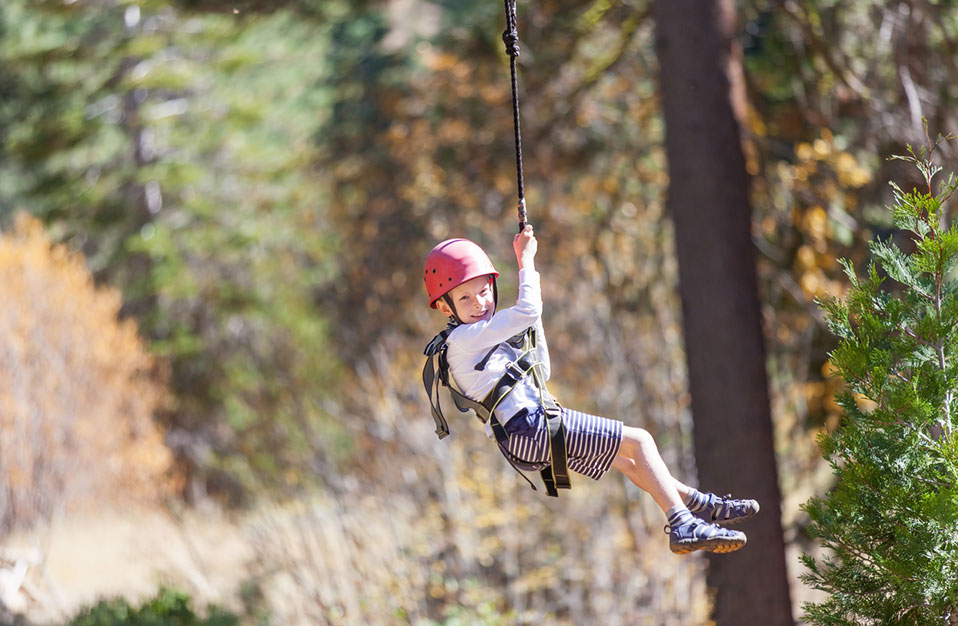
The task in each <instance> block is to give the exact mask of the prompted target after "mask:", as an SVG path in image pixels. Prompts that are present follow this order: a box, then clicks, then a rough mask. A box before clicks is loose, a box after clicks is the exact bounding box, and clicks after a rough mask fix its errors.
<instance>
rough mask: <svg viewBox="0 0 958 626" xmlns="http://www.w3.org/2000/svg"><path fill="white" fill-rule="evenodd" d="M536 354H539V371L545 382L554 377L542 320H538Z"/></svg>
mask: <svg viewBox="0 0 958 626" xmlns="http://www.w3.org/2000/svg"><path fill="white" fill-rule="evenodd" d="M536 352H538V353H539V363H540V367H539V371H540V372H542V380H543V382H545V381H547V380H549V377H550V376H551V375H552V364H551V362H550V361H549V344H547V343H546V331H545V329H544V328H543V327H542V318H541V317H540V318H539V319H538V320H536Z"/></svg>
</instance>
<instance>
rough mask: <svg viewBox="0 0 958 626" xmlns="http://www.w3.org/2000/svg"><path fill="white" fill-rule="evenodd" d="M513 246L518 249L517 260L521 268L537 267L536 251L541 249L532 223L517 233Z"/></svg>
mask: <svg viewBox="0 0 958 626" xmlns="http://www.w3.org/2000/svg"><path fill="white" fill-rule="evenodd" d="M512 248H513V249H514V250H515V251H516V260H517V261H518V262H519V269H520V270H521V269H535V261H534V259H535V256H536V251H537V250H538V249H539V242H538V241H536V234H535V231H533V229H532V224H526V227H525V228H523V229H522V232H521V233H519V234H517V235H516V236H515V238H514V239H513V240H512Z"/></svg>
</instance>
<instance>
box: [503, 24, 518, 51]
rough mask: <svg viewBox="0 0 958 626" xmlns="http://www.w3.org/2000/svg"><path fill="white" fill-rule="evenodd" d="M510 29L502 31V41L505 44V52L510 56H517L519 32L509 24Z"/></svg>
mask: <svg viewBox="0 0 958 626" xmlns="http://www.w3.org/2000/svg"><path fill="white" fill-rule="evenodd" d="M510 26H511V30H504V31H502V43H504V44H506V54H508V55H509V56H511V57H517V56H519V33H518V32H517V31H516V29H515V25H514V24H513V25H510Z"/></svg>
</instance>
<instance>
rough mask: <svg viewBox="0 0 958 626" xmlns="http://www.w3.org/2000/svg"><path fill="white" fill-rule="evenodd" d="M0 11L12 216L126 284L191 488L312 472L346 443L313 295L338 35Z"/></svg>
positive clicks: (255, 24) (228, 22) (6, 204)
mask: <svg viewBox="0 0 958 626" xmlns="http://www.w3.org/2000/svg"><path fill="white" fill-rule="evenodd" d="M332 4H337V3H332ZM327 5H329V3H327ZM329 6H331V5H329ZM329 6H327V8H325V9H324V11H331V9H330V8H329ZM195 8H198V7H195ZM239 8H240V9H242V8H244V7H243V6H240V7H239ZM0 20H2V21H3V24H4V26H5V31H4V36H3V38H2V39H0V67H3V68H4V71H5V72H6V73H7V74H9V78H10V80H11V81H13V83H14V84H15V85H17V92H16V93H17V97H16V98H10V99H8V100H4V101H3V102H2V103H0V125H3V128H2V129H0V130H3V131H4V142H3V144H2V154H0V216H2V215H3V214H4V213H6V212H9V211H12V210H13V209H14V208H16V206H17V204H16V203H18V202H23V201H25V200H26V201H28V203H27V204H28V206H31V207H34V213H36V214H37V215H39V216H40V217H42V218H43V219H44V220H45V221H46V222H47V224H48V225H49V226H50V227H51V230H52V231H53V232H54V233H56V234H57V236H58V237H59V238H60V239H62V240H63V241H64V242H65V243H67V244H68V245H70V246H72V247H75V248H82V249H83V250H84V251H85V252H86V254H87V258H88V259H89V262H90V264H91V266H92V267H93V269H94V272H95V274H96V277H97V279H98V280H101V281H108V282H110V283H112V284H114V285H116V286H118V287H120V288H121V289H122V290H123V296H124V308H123V313H124V314H127V315H133V316H135V317H137V318H138V321H139V322H140V328H141V329H142V332H143V333H144V334H145V335H146V336H147V337H148V339H149V340H150V342H151V347H152V350H153V352H154V353H156V354H158V355H159V356H161V357H163V358H164V359H166V360H167V361H168V362H169V364H170V366H171V378H170V380H171V383H172V386H173V392H174V395H175V399H174V402H172V403H171V404H170V405H169V406H168V407H166V410H165V411H164V415H163V417H164V421H165V422H166V423H165V425H166V426H168V427H169V429H170V431H171V432H172V433H174V435H173V440H174V441H173V443H174V448H175V451H176V453H177V456H178V461H179V463H180V466H181V468H182V469H184V470H186V471H185V475H186V476H187V479H188V480H189V481H190V483H191V484H192V485H193V486H195V487H197V488H198V492H199V493H202V492H203V491H217V492H219V493H221V494H222V493H229V494H232V495H234V496H237V497H241V496H242V495H244V494H245V493H248V492H249V491H250V490H253V489H260V488H276V489H290V488H294V489H295V488H299V487H301V486H303V485H305V484H306V483H308V482H310V481H311V480H314V479H315V477H316V476H318V475H319V473H318V472H316V470H317V469H318V468H321V467H322V465H323V463H324V462H325V460H326V459H327V458H328V457H329V456H332V454H333V453H332V452H331V451H330V450H329V448H330V447H331V446H328V445H327V442H328V441H330V440H331V439H333V438H337V437H339V438H341V435H340V433H339V430H338V428H337V427H336V426H335V425H334V422H333V421H332V420H330V419H329V418H328V417H327V411H326V410H325V409H323V406H324V405H325V404H326V403H328V397H329V394H330V390H331V388H333V387H334V386H335V385H336V380H337V377H338V375H339V371H338V362H337V359H336V358H335V357H334V356H333V355H332V353H331V351H330V350H329V347H328V329H327V323H326V321H325V320H324V318H323V317H322V316H321V315H318V314H317V310H316V300H317V295H316V291H317V290H318V289H320V288H322V286H323V285H324V284H326V283H327V282H328V281H330V280H332V279H333V278H334V276H335V274H334V270H335V268H334V266H333V265H332V261H333V256H332V254H333V249H334V245H335V238H334V236H333V234H332V233H331V229H329V228H328V227H327V226H326V225H325V223H324V221H325V217H324V208H323V207H324V202H325V201H324V197H323V192H322V189H321V188H320V187H319V186H318V184H317V182H316V179H315V177H314V176H312V172H311V167H312V162H313V160H314V159H315V149H314V145H313V135H314V133H315V132H316V129H317V128H318V126H319V125H320V124H321V123H322V121H323V119H324V114H323V109H324V99H325V98H327V97H328V91H327V90H326V89H325V88H324V87H323V84H322V78H323V76H324V75H325V73H326V71H327V67H326V65H325V64H323V63H322V62H317V61H319V60H321V59H322V57H323V55H324V52H325V50H326V46H327V45H328V36H327V32H326V30H325V29H324V28H323V27H322V26H320V25H318V24H317V23H316V22H310V21H303V20H300V19H297V17H296V16H294V15H291V14H288V13H283V12H279V13H277V14H275V15H251V16H247V15H246V14H244V13H242V12H239V13H234V12H233V11H211V12H210V13H208V14H198V15H185V14H181V13H179V12H178V11H176V10H175V9H173V8H171V7H170V6H169V3H167V2H165V1H162V0H156V1H148V2H140V3H136V4H135V5H132V4H121V5H120V6H116V5H115V4H112V3H101V2H76V3H68V4H63V3H54V2H49V3H48V2H39V3H35V2H25V1H23V0H11V2H7V3H4V4H3V7H0ZM298 59H309V60H312V62H310V63H307V64H300V63H296V62H294V61H295V60H298Z"/></svg>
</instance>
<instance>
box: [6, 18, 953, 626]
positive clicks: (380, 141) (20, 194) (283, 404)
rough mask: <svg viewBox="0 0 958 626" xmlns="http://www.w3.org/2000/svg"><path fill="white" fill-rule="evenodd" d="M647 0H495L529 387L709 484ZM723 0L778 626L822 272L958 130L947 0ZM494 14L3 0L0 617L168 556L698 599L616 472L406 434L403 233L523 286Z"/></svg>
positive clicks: (198, 587) (615, 620) (310, 571)
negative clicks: (542, 386)
mask: <svg viewBox="0 0 958 626" xmlns="http://www.w3.org/2000/svg"><path fill="white" fill-rule="evenodd" d="M651 5H652V2H651V1H650V0H589V1H586V2H570V1H567V0H539V1H537V2H522V1H520V2H519V28H520V38H521V43H520V46H521V49H522V54H521V56H520V57H519V67H520V86H521V92H522V102H523V108H522V116H523V117H522V123H523V149H524V157H525V177H526V195H527V200H528V206H529V216H530V220H531V221H532V222H533V223H534V224H535V226H536V231H537V235H538V238H539V241H540V248H539V256H538V263H537V265H538V267H539V269H540V271H541V273H542V274H543V279H544V298H545V301H546V310H547V314H546V319H545V325H546V328H547V330H548V332H549V343H550V349H551V352H552V354H553V361H554V363H553V379H554V383H553V384H552V387H553V391H554V392H555V393H556V395H557V396H558V397H559V398H561V399H562V400H563V401H564V403H565V404H566V405H569V406H573V407H576V408H579V409H581V410H587V411H590V412H595V413H598V414H603V415H609V416H616V417H619V418H621V419H623V420H625V421H626V422H627V423H630V424H635V425H639V426H642V427H644V428H646V429H648V430H649V431H650V432H652V434H653V435H654V436H655V437H656V440H657V442H658V443H659V446H660V449H661V450H662V452H663V456H664V457H665V458H666V461H667V462H668V464H669V466H670V467H671V468H672V470H673V472H674V473H675V474H676V475H677V476H679V477H680V478H683V479H687V480H688V481H690V482H692V483H697V482H698V480H697V478H696V470H695V461H694V458H693V455H692V443H691V434H692V417H691V413H690V401H689V395H688V385H687V373H686V364H685V358H684V353H683V337H682V324H681V312H680V306H679V301H678V295H677V294H678V292H677V267H676V258H675V244H674V233H673V227H672V224H671V222H670V218H669V215H668V214H667V213H666V212H665V210H664V207H665V198H666V191H667V186H668V184H669V176H668V164H667V162H666V157H665V150H664V137H665V129H664V123H663V113H662V110H661V106H660V105H661V102H660V90H659V86H658V85H659V76H658V72H659V65H658V59H657V58H656V54H655V45H654V43H655V36H656V24H655V23H654V21H653V19H652V17H651V12H652V6H651ZM736 8H737V17H738V22H739V24H738V30H739V37H738V39H737V42H736V43H737V45H739V46H740V47H741V51H742V53H743V56H742V59H743V65H744V77H745V85H746V89H747V107H746V111H745V118H744V120H743V123H744V125H743V133H744V148H745V154H746V169H747V172H748V174H749V176H750V183H751V190H750V193H751V201H752V205H753V215H752V240H753V242H754V246H755V250H756V251H757V256H758V264H757V265H758V267H757V271H758V276H759V291H760V293H759V298H760V301H761V303H762V313H763V329H764V334H765V338H766V350H767V370H768V374H769V385H770V395H771V404H772V406H771V411H772V416H773V422H774V428H775V431H774V432H775V452H776V455H777V457H776V458H777V460H778V467H779V481H780V485H781V489H782V493H783V502H782V511H783V518H782V524H783V528H784V532H785V539H786V543H787V554H788V558H787V562H788V567H789V575H790V578H791V580H792V591H791V593H792V601H793V602H794V603H795V604H796V610H795V615H796V619H797V617H798V615H799V613H800V611H799V609H798V608H797V605H798V603H799V602H801V601H802V600H806V599H809V591H808V590H805V589H802V588H801V584H800V583H799V582H798V581H797V576H798V575H799V574H800V573H801V566H800V564H799V563H798V560H797V558H798V555H799V554H800V553H801V552H803V551H814V546H812V545H810V544H809V542H808V540H807V538H806V536H805V535H804V533H803V530H802V525H803V516H802V513H801V512H800V510H799V505H800V504H801V503H802V502H804V501H805V500H806V499H807V498H808V497H810V496H811V495H813V494H815V493H819V492H821V491H822V490H824V489H826V488H827V486H828V472H827V469H826V468H824V467H823V465H824V464H823V462H821V461H820V458H819V451H818V449H817V446H816V444H815V433H816V432H818V431H819V430H820V429H822V428H827V427H829V426H830V425H834V424H835V423H836V420H837V418H838V409H837V407H836V405H835V404H834V402H833V400H832V394H833V393H834V391H835V389H836V385H837V382H836V381H835V380H834V379H830V378H829V377H828V371H827V368H826V367H825V362H826V353H827V351H828V350H829V349H830V347H831V346H832V345H833V344H832V340H831V339H830V337H829V335H828V333H827V331H826V329H825V327H824V325H823V321H822V316H821V313H820V312H819V311H818V309H817V307H816V305H815V299H816V298H819V297H822V296H825V295H827V294H831V295H840V294H841V293H842V292H843V290H844V289H845V280H844V277H843V275H842V272H841V267H840V266H839V264H838V263H837V258H839V257H848V258H851V259H853V260H855V261H856V263H859V264H860V262H861V260H862V259H863V258H864V255H865V254H866V249H867V248H866V243H867V241H869V240H870V239H872V238H874V237H876V236H883V237H887V236H889V235H890V234H891V221H890V218H889V216H888V215H887V210H886V209H885V206H886V205H887V204H889V202H890V190H889V187H888V184H887V183H888V181H889V180H891V179H894V180H896V181H897V182H898V183H899V184H900V185H901V186H902V187H906V188H910V185H911V184H912V183H913V182H914V181H912V180H910V179H909V178H908V177H910V176H912V173H911V172H910V171H909V170H908V169H907V168H903V167H902V166H901V165H896V164H895V163H894V162H890V161H888V160H887V158H888V157H889V156H891V155H893V154H901V153H903V152H904V151H905V145H906V144H909V143H910V144H913V145H920V144H923V143H924V142H925V133H924V131H923V128H922V118H926V119H927V120H928V126H929V128H930V130H931V132H932V133H938V132H942V133H945V132H954V131H956V130H958V123H956V119H955V116H956V115H958V106H956V104H958V103H956V100H958V3H956V2H954V0H896V1H893V2H888V1H878V0H857V1H855V2H842V1H840V0H785V1H784V2H771V1H766V0H738V2H737V3H736ZM503 27H504V17H503V6H502V4H501V3H500V2H498V1H492V0H489V1H488V2H487V1H483V2H477V1H475V0H470V1H465V0H363V1H360V0H355V1H348V0H271V1H269V2H265V1H258V0H236V1H235V2H228V1H225V0H176V1H175V0H139V1H134V0H4V2H3V3H2V5H0V92H2V93H0V429H2V430H0V436H2V438H0V573H2V576H0V621H3V620H7V621H9V622H10V623H18V622H19V623H36V624H40V623H64V622H65V621H68V620H69V619H70V618H71V617H72V616H73V615H74V614H75V613H76V612H77V611H78V610H79V608H80V607H81V606H82V605H84V604H89V603H91V602H94V601H95V600H96V599H97V598H98V597H101V596H112V595H123V596H126V597H128V598H131V599H141V598H144V597H147V596H150V595H152V594H153V593H155V592H156V590H157V589H158V587H159V586H161V585H172V586H177V587H179V588H183V589H184V590H185V591H186V592H187V593H189V594H191V595H192V596H193V597H194V598H195V599H196V600H197V601H198V602H199V603H200V604H203V603H216V604H219V605H221V606H225V607H228V608H229V610H231V611H233V612H234V613H235V614H236V615H239V616H241V619H242V620H243V621H244V623H250V624H284V625H285V624H324V623H336V624H339V623H343V624H392V623H416V624H427V623H428V624H434V623H441V624H476V623H478V624H512V623H562V624H590V623H591V624H600V623H601V624H610V625H611V624H624V623H629V624H649V625H666V624H675V625H683V626H685V625H688V624H705V623H706V622H707V620H708V614H709V608H708V597H709V596H708V591H707V589H706V585H705V575H704V572H705V569H706V566H707V560H706V559H704V558H700V557H699V556H693V557H689V558H677V557H675V556H674V555H672V554H671V553H669V552H668V549H667V541H666V538H665V536H664V535H663V533H662V524H663V523H664V521H663V518H662V515H661V512H659V511H658V509H657V508H656V507H655V505H654V503H653V502H652V501H651V498H648V497H647V496H645V495H644V494H641V493H640V492H639V491H638V490H637V489H636V488H634V487H633V486H632V485H631V484H627V483H626V482H624V481H623V480H622V479H621V477H620V476H619V475H617V474H616V475H610V476H609V477H607V478H606V479H604V480H602V481H601V482H599V483H594V484H592V483H591V481H590V482H589V483H587V482H586V481H585V479H581V478H580V479H579V480H578V481H575V489H573V491H572V492H571V493H569V494H563V497H562V498H560V499H558V500H552V499H549V500H547V499H546V498H544V497H542V496H540V495H539V494H534V493H532V492H531V491H529V489H528V487H527V486H526V485H525V483H524V482H522V481H520V480H518V479H517V477H516V476H515V474H514V472H513V470H512V469H511V468H510V467H509V466H508V465H507V464H505V463H504V462H503V460H502V458H501V457H500V456H499V454H498V452H497V451H496V450H495V448H494V446H490V445H489V443H488V441H487V440H486V439H485V437H484V435H483V433H482V432H481V429H480V428H479V427H478V425H477V424H475V423H474V422H472V421H470V420H467V419H466V418H465V417H464V418H463V419H462V420H454V421H453V422H452V424H451V427H452V430H453V437H451V438H450V439H447V440H444V441H442V442H439V441H438V440H437V439H436V437H435V435H434V434H433V432H432V431H433V423H432V420H431V419H430V416H429V410H428V405H427V403H426V401H425V397H424V393H423V390H422V383H421V380H420V378H419V372H420V369H421V366H422V358H423V357H422V348H423V347H424V345H425V343H426V342H427V341H428V340H429V339H430V338H431V337H432V336H433V334H434V333H435V332H436V331H437V330H438V329H439V328H440V327H441V324H442V320H441V319H440V318H438V317H437V315H436V314H435V313H432V312H430V311H429V310H428V309H427V308H426V306H425V302H424V300H425V296H424V290H423V288H422V286H421V284H420V277H419V272H420V271H421V267H422V261H423V259H424V256H425V254H426V252H427V251H428V250H429V249H430V248H431V247H432V245H433V244H434V243H435V242H437V241H439V240H441V239H443V238H446V237H450V236H467V237H470V238H473V239H475V240H477V241H479V242H481V243H483V244H484V245H486V246H487V248H488V249H489V250H490V253H491V255H492V257H493V260H494V262H495V263H496V264H497V265H498V267H499V269H500V271H502V273H503V276H502V279H501V281H500V293H502V294H504V295H503V299H504V300H505V301H506V302H508V298H509V297H511V296H510V294H512V293H514V291H515V272H514V271H513V270H512V269H510V268H513V267H514V257H513V256H512V250H511V245H510V242H511V238H512V233H513V232H514V229H515V224H514V222H515V170H514V168H515V159H514V154H513V135H512V116H511V106H510V92H509V77H508V61H507V57H506V56H505V53H504V50H503V45H502V41H501V39H500V36H501V33H502V30H503ZM955 157H956V155H955V153H954V147H953V146H952V145H949V144H945V146H944V152H943V153H942V154H941V155H939V161H940V162H941V164H942V165H943V166H944V167H945V169H946V171H954V170H955V169H956V167H955V165H956V158H955ZM673 182H676V181H673ZM679 182H680V183H681V184H683V185H695V184H696V181H695V180H694V179H693V180H684V181H679ZM735 391H736V390H735V389H729V390H728V393H729V394H734V393H735ZM703 487H705V488H709V489H717V490H720V489H722V486H721V485H711V484H707V483H706V484H703ZM746 530H747V529H746ZM124 542H126V543H124ZM129 546H137V547H136V548H135V549H134V548H132V547H129ZM107 570H109V571H107ZM689 598H692V601H691V604H690V601H689Z"/></svg>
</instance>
